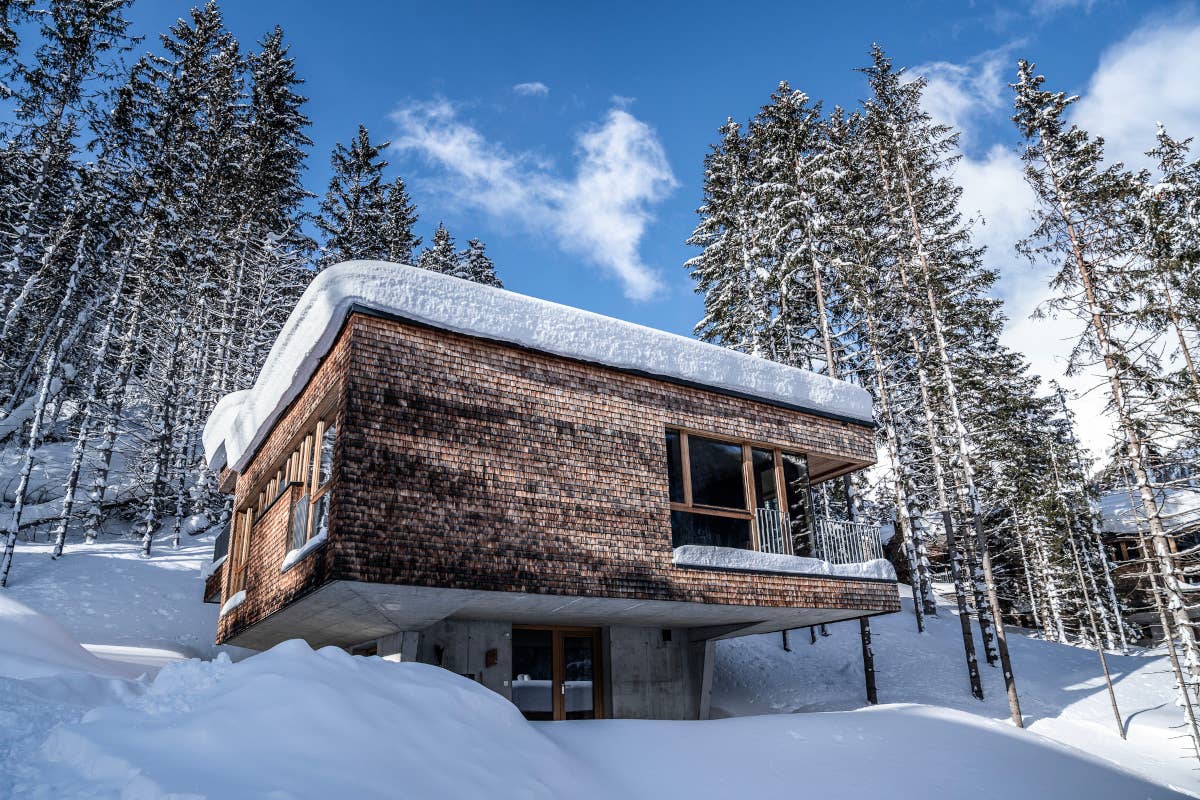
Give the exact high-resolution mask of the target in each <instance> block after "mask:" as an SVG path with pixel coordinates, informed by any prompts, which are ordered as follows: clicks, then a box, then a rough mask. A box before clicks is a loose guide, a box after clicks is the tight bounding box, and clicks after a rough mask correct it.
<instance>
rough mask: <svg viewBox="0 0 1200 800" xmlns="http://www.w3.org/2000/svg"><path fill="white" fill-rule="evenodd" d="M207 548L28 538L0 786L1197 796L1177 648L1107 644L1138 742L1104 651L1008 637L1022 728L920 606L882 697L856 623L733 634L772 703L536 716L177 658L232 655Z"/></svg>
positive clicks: (288, 671) (403, 675)
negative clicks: (1175, 691) (209, 595)
mask: <svg viewBox="0 0 1200 800" xmlns="http://www.w3.org/2000/svg"><path fill="white" fill-rule="evenodd" d="M209 547H211V541H209V540H208V537H207V536H205V537H197V538H194V539H189V540H187V541H186V543H185V547H184V548H183V549H182V550H181V551H172V550H171V549H170V547H169V545H168V544H167V543H166V542H160V543H159V544H158V546H157V548H156V551H155V552H156V555H155V556H154V557H153V558H151V559H150V560H148V561H146V560H140V559H137V558H136V557H135V555H134V553H135V551H136V544H135V543H133V542H130V541H127V540H123V541H113V542H109V543H106V544H98V545H96V546H93V547H91V548H88V547H85V546H83V545H79V546H75V547H72V548H69V550H68V552H67V555H66V557H65V558H64V559H62V560H60V561H58V562H51V561H50V560H49V558H48V557H47V555H46V550H45V548H44V547H42V546H27V545H22V546H20V547H19V549H18V553H17V558H18V561H17V562H16V564H15V565H14V568H13V581H12V585H11V586H10V589H9V590H8V591H6V592H3V593H0V758H2V759H3V763H4V764H5V765H6V768H5V769H4V770H2V771H0V797H22V798H35V799H37V798H62V797H96V798H108V797H136V798H157V797H183V796H186V797H212V798H231V797H239V798H240V797H272V798H309V797H316V798H325V797H344V796H362V797H395V796H403V797H416V798H424V797H470V798H474V797H484V796H488V797H498V798H509V797H520V798H525V797H555V798H559V797H562V798H611V797H631V798H641V797H645V798H664V797H688V798H723V797H735V796H736V797H756V798H757V797H762V798H773V797H780V798H783V797H787V798H796V797H804V796H809V797H868V796H871V797H874V796H886V797H889V798H908V797H911V798H918V797H919V798H922V800H926V798H928V797H930V796H940V797H965V796H970V797H972V798H987V797H998V798H999V797H1003V798H1006V800H1012V798H1026V797H1028V798H1035V797H1048V798H1049V797H1053V798H1066V797H1087V798H1122V800H1124V799H1125V798H1169V797H1178V796H1183V795H1181V794H1180V792H1183V793H1187V794H1192V795H1193V796H1200V794H1198V793H1200V780H1198V779H1197V776H1200V772H1197V771H1195V770H1194V768H1193V763H1194V762H1193V761H1189V760H1188V758H1187V755H1188V751H1187V748H1186V742H1185V741H1184V740H1183V739H1177V738H1172V737H1177V736H1180V735H1181V734H1182V731H1179V730H1176V729H1173V728H1172V727H1171V726H1173V725H1176V724H1177V723H1178V720H1179V717H1180V714H1179V712H1178V711H1177V709H1175V708H1174V706H1173V704H1172V702H1171V691H1170V678H1169V676H1168V675H1167V674H1166V673H1165V670H1164V666H1165V665H1164V662H1163V659H1162V658H1161V657H1153V656H1151V657H1146V656H1141V657H1114V658H1113V659H1112V666H1113V669H1114V672H1115V675H1116V678H1117V681H1118V683H1117V692H1118V696H1119V698H1120V699H1121V700H1122V703H1123V707H1122V713H1123V715H1124V717H1125V718H1126V721H1127V724H1128V727H1129V734H1130V740H1129V742H1128V743H1123V742H1121V741H1120V739H1119V738H1118V737H1117V735H1116V732H1115V731H1114V730H1113V729H1112V728H1113V723H1112V720H1111V716H1106V714H1110V712H1109V711H1108V707H1107V700H1106V698H1105V695H1104V689H1103V685H1102V684H1100V683H1098V682H1097V676H1098V675H1099V669H1098V665H1097V664H1096V659H1095V654H1094V653H1091V652H1089V651H1086V650H1077V649H1074V648H1069V647H1062V646H1059V645H1053V644H1048V643H1044V642H1040V641H1035V640H1030V639H1025V638H1024V637H1021V636H1017V635H1014V636H1012V637H1011V639H1012V648H1013V660H1014V664H1015V668H1016V670H1017V677H1018V680H1019V681H1020V687H1021V693H1022V699H1023V701H1024V704H1025V712H1026V715H1027V719H1028V720H1029V722H1030V730H1029V731H1024V732H1023V731H1019V730H1016V729H1015V728H1013V727H1012V726H1011V725H1010V724H1008V723H1007V722H1005V721H1004V720H1005V719H1006V718H1007V711H1006V707H1005V705H1004V700H1003V695H1002V692H1001V690H1000V681H999V677H998V676H997V675H996V670H994V669H992V668H990V667H986V666H984V667H983V668H982V669H983V670H984V677H985V681H986V688H987V690H988V695H989V697H988V700H987V701H986V702H984V703H980V702H978V701H976V700H974V699H973V698H971V696H970V694H969V693H968V691H967V689H966V678H965V675H964V674H963V673H964V669H963V667H962V656H961V644H959V643H958V642H957V641H956V638H955V637H957V636H958V624H957V620H956V619H955V618H954V617H953V615H952V613H951V609H949V608H945V609H943V610H942V614H941V616H940V617H939V618H938V619H934V620H931V621H930V628H929V632H928V633H927V634H926V635H924V636H922V637H920V638H919V639H918V637H917V635H916V634H915V631H914V630H913V624H912V617H911V614H910V613H904V614H898V615H894V616H892V617H889V618H882V619H876V620H875V621H874V625H873V629H874V633H875V637H876V639H875V651H876V661H877V669H878V681H879V688H880V696H881V699H882V700H883V701H884V703H885V704H884V705H881V706H878V707H874V708H863V705H864V702H863V698H862V667H861V657H860V656H859V653H858V646H859V645H858V637H857V625H856V624H840V625H834V626H830V631H831V632H832V635H831V636H829V637H827V638H819V639H818V642H817V643H816V644H809V641H808V637H807V634H806V632H801V631H797V632H794V633H793V635H792V648H793V649H792V652H786V651H784V650H783V649H782V647H781V646H780V637H779V635H778V634H774V635H768V636H759V637H748V638H746V639H741V640H732V641H727V642H721V643H720V645H719V647H718V671H717V675H716V684H715V688H714V697H713V702H714V708H715V709H717V711H718V712H719V713H722V714H727V715H758V716H739V718H737V719H721V720H715V721H710V722H640V721H626V720H608V721H596V722H566V723H528V722H526V721H525V720H524V719H523V718H522V717H521V716H520V714H519V713H518V712H517V711H516V709H515V708H514V707H513V706H512V705H510V704H509V703H508V702H507V701H505V700H504V699H503V698H501V697H499V696H498V695H495V694H492V693H491V692H489V691H487V690H486V689H483V688H482V687H480V686H479V685H477V684H475V683H472V682H470V681H468V680H466V679H464V678H461V677H459V676H456V675H453V674H451V673H449V672H447V671H444V670H441V669H438V668H435V667H429V666H425V665H420V664H395V663H391V662H385V661H383V660H381V659H377V658H362V657H352V656H350V655H348V654H346V653H344V652H342V651H340V650H337V649H334V648H326V649H323V650H320V651H316V652H314V651H313V650H311V649H310V648H309V647H308V646H307V645H304V644H303V643H301V642H288V643H285V644H283V645H280V646H278V647H276V648H274V649H273V650H271V651H268V652H266V653H263V654H259V655H255V656H253V657H250V658H246V659H244V660H241V661H238V662H236V663H234V662H233V661H231V660H230V659H229V657H228V655H227V654H223V653H222V654H219V655H218V656H217V657H216V658H215V659H211V660H201V659H198V658H192V659H190V660H189V659H185V658H183V656H188V655H195V654H199V655H201V656H204V657H205V658H207V657H208V656H209V655H210V654H211V653H212V652H213V650H212V648H211V646H210V645H208V644H207V643H208V642H209V641H210V639H211V634H212V631H213V628H214V625H215V620H216V611H217V609H216V606H212V605H208V606H205V605H203V604H201V603H200V594H201V584H200V579H199V570H198V567H199V565H200V564H201V563H202V561H203V560H204V559H205V556H206V554H207V550H208V548H209ZM116 575H119V576H120V577H119V579H117V580H113V577H114V576H116ZM89 610H90V612H91V613H88V612H89ZM39 612H41V613H39ZM80 640H82V641H84V642H86V643H87V645H88V647H87V648H86V649H85V648H83V647H81V646H80V645H79V644H77V642H78V641H80ZM956 648H957V649H956ZM98 656H99V657H98ZM114 657H119V658H120V659H123V660H112V659H113V658H114ZM129 662H137V663H129ZM164 664H165V665H164ZM159 667H161V669H158V668H159ZM789 711H804V712H823V713H779V712H789ZM1172 786H1174V787H1175V789H1176V790H1178V791H1175V790H1172V788H1170V787H1172Z"/></svg>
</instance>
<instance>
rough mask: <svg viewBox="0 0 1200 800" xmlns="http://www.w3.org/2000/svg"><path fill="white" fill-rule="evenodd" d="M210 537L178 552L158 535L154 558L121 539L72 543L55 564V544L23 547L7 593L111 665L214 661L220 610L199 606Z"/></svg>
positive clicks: (190, 539)
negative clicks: (196, 659)
mask: <svg viewBox="0 0 1200 800" xmlns="http://www.w3.org/2000/svg"><path fill="white" fill-rule="evenodd" d="M168 527H169V526H168ZM213 536H214V534H212V533H206V534H201V535H198V536H186V535H185V536H184V537H183V541H182V546H181V547H180V548H179V549H175V548H174V547H172V546H171V543H170V536H169V534H167V533H164V534H161V535H160V536H159V537H158V540H157V541H156V542H155V543H154V548H153V557H152V558H149V559H145V558H139V557H138V554H139V552H140V548H139V547H138V545H137V542H136V541H135V540H132V539H130V538H127V537H124V536H122V537H119V538H118V537H115V536H106V537H104V538H102V539H100V540H98V541H97V542H96V543H95V544H91V545H87V544H82V543H70V544H67V546H66V548H65V549H64V551H63V557H62V558H60V559H58V560H56V561H55V560H51V559H50V553H51V551H52V547H51V545H49V544H33V543H27V542H22V543H20V544H18V545H17V554H16V559H17V561H18V565H17V567H16V568H14V569H13V572H12V575H11V577H10V579H9V586H8V589H7V590H6V595H7V596H9V597H11V598H13V599H15V600H19V601H20V602H22V603H24V604H25V605H27V606H29V607H30V608H32V609H35V610H37V611H40V612H41V613H43V614H46V615H47V616H49V617H51V618H53V619H54V620H56V621H57V622H58V623H59V624H60V625H62V627H63V628H65V629H66V631H67V632H68V633H69V634H70V635H71V636H72V637H73V638H74V639H75V640H76V641H79V642H83V644H84V647H85V648H87V649H88V650H90V651H91V652H93V653H96V654H99V655H101V656H104V657H106V658H109V659H111V660H118V661H132V662H134V663H137V664H139V665H141V666H143V667H149V668H151V669H153V668H155V667H157V666H161V665H162V664H163V663H166V662H168V661H173V660H178V659H180V658H191V657H195V656H200V657H204V658H211V657H212V656H214V655H216V652H217V648H215V647H214V645H213V638H214V636H215V634H216V630H217V611H218V608H217V606H215V605H211V604H205V603H203V602H201V600H202V596H203V594H204V582H203V579H202V578H201V567H202V566H203V565H204V564H206V563H207V562H209V561H210V560H211V559H212V551H213Z"/></svg>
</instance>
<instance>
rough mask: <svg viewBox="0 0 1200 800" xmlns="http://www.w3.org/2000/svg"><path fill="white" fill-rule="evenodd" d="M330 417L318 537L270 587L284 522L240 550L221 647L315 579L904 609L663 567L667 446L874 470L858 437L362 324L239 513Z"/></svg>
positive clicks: (255, 468)
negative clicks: (701, 444)
mask: <svg viewBox="0 0 1200 800" xmlns="http://www.w3.org/2000/svg"><path fill="white" fill-rule="evenodd" d="M331 402H332V404H333V405H332V408H334V409H335V410H336V414H337V419H338V422H339V437H338V443H337V447H336V450H335V456H334V458H335V464H334V478H333V480H334V483H333V498H332V503H331V520H330V541H329V545H328V546H327V547H326V548H325V550H323V551H320V552H318V553H316V554H314V555H313V556H311V557H309V558H307V559H305V561H304V562H301V564H298V565H297V566H296V567H295V568H294V569H292V570H289V571H288V572H287V573H286V574H284V575H283V576H280V575H279V565H280V563H281V562H282V560H283V557H284V554H285V552H284V551H285V547H286V544H285V541H286V528H287V522H286V518H287V509H286V508H285V507H284V504H283V503H282V502H281V503H277V504H276V506H275V507H273V508H272V509H271V510H270V511H268V512H267V513H266V514H264V516H263V520H262V522H260V524H259V525H258V526H256V529H255V534H254V537H255V538H254V556H253V561H254V564H255V566H254V567H253V568H252V570H251V574H250V576H249V579H248V592H247V599H246V601H245V602H244V603H243V604H242V606H240V607H239V608H238V609H236V610H235V611H233V612H231V613H230V614H228V615H226V618H224V619H222V622H221V638H227V637H228V636H229V635H231V634H232V633H234V632H236V631H237V630H240V629H241V628H243V627H245V626H246V625H249V624H252V622H253V621H255V620H257V619H260V618H261V617H262V616H264V615H266V614H268V613H270V612H271V611H273V610H276V609H278V608H280V607H282V606H283V605H284V604H285V603H287V602H289V601H290V600H292V599H294V598H296V597H298V596H300V595H301V594H303V593H305V592H307V591H311V590H312V589H313V588H315V587H316V586H318V585H320V583H322V582H324V581H327V580H335V579H338V580H356V581H372V582H386V583H398V584H406V585H415V586H430V587H445V588H463V589H479V590H491V591H505V592H529V593H537V594H555V595H565V596H588V597H619V598H631V599H655V600H676V601H691V602H703V603H728V604H736V605H762V606H777V607H780V606H782V607H811V608H855V609H871V610H876V611H892V610H895V609H896V608H897V607H898V600H897V595H896V590H895V586H894V585H893V584H890V583H881V582H871V581H860V580H845V579H829V578H808V577H798V576H789V575H769V574H753V573H736V572H719V571H713V570H702V569H689V568H683V567H677V566H675V565H674V564H673V562H672V548H671V526H670V518H669V507H668V486H667V472H666V466H665V465H666V448H665V440H664V432H665V430H666V428H667V427H669V426H681V427H685V428H691V429H695V430H700V431H707V432H712V433H715V434H722V435H727V436H735V437H739V438H746V439H752V440H756V441H765V442H770V443H774V444H778V445H780V446H783V447H785V448H793V449H796V450H800V451H804V452H816V453H823V454H827V455H835V456H838V457H841V458H844V459H847V460H855V461H861V462H870V461H872V460H873V458H874V445H873V440H872V435H871V431H870V430H869V429H868V428H866V427H865V426H862V425H857V424H853V423H848V422H841V421H834V420H829V419H824V418H820V417H816V416H813V415H809V414H805V413H802V412H799V411H794V410H791V409H786V408H779V407H776V406H773V405H769V404H766V403H760V402H755V401H751V400H746V399H743V398H739V397H732V396H727V395H723V394H718V393H716V392H714V391H710V390H705V389H699V388H692V387H688V386H681V385H677V384H673V383H669V382H666V381H664V380H661V379H657V378H651V377H645V376H640V375H635V374H629V373H624V372H619V371H616V370H614V369H611V368H608V367H602V366H597V365H595V364H588V363H583V362H578V361H572V360H568V359H565V358H562V357H559V356H552V355H548V354H545V353H540V352H536V351H531V350H524V349H520V348H516V347H513V346H511V345H506V344H500V343H496V342H492V341H488V340H483V339H478V338H474V337H469V336H465V335H461V334H455V333H449V332H447V331H443V330H436V329H432V328H427V327H423V326H419V325H414V324H411V323H408V322H402V321H398V320H394V319H388V318H383V317H379V316H373V315H367V314H363V313H354V314H352V315H351V316H350V317H349V319H348V321H347V324H346V326H345V328H344V329H343V331H342V334H341V336H340V338H339V339H338V341H337V344H336V345H335V346H334V348H333V349H332V350H331V352H330V355H329V357H327V358H326V360H325V361H324V362H323V363H322V365H321V367H320V368H319V369H318V370H317V372H316V373H315V374H314V376H313V379H312V380H311V381H310V383H309V385H308V386H307V387H306V388H305V390H304V391H303V392H302V393H301V394H300V396H299V397H298V398H297V400H296V401H295V402H294V403H293V404H292V406H291V407H289V408H288V410H287V411H286V413H285V414H284V415H283V416H282V417H281V418H280V421H279V423H278V424H277V425H276V427H275V429H274V430H273V431H272V433H271V434H270V436H269V437H268V438H267V440H266V442H265V444H264V446H263V447H262V448H261V449H260V451H259V452H258V453H257V454H256V455H255V457H254V459H253V460H252V461H251V463H250V466H249V467H248V469H247V470H246V472H245V473H244V474H242V475H240V476H239V478H238V481H237V486H238V502H239V503H241V502H242V501H243V497H244V496H248V495H247V494H245V493H248V492H249V490H250V489H251V488H254V487H256V486H257V485H258V484H259V482H261V480H262V479H263V478H264V477H265V476H267V475H269V474H271V473H273V471H274V470H275V469H276V468H277V466H278V462H279V460H280V459H281V458H283V457H284V456H285V455H286V454H287V453H288V452H290V448H291V447H292V446H293V444H294V439H295V437H296V436H297V435H298V434H299V432H301V431H302V430H304V428H305V426H306V425H307V424H309V421H310V420H311V419H312V418H313V415H314V414H315V413H317V411H318V409H322V408H325V407H329V406H328V404H329V403H331Z"/></svg>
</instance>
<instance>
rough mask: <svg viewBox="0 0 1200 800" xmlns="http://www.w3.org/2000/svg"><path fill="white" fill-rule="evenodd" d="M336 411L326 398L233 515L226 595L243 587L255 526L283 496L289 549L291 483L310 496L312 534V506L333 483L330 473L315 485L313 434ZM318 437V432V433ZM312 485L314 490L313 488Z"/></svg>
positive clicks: (316, 443)
mask: <svg viewBox="0 0 1200 800" xmlns="http://www.w3.org/2000/svg"><path fill="white" fill-rule="evenodd" d="M335 414H336V410H335V408H334V406H333V403H332V401H331V400H330V401H326V402H325V403H323V404H322V406H321V408H320V409H319V410H318V412H316V413H314V415H313V417H314V418H315V421H312V422H309V423H307V424H306V425H304V426H303V427H302V428H301V432H300V433H298V434H297V435H296V436H295V437H293V438H294V444H293V445H292V448H291V451H290V452H289V453H288V455H287V456H286V457H284V458H283V459H281V460H280V462H279V465H278V466H277V467H276V469H275V470H274V471H273V472H268V473H267V476H266V477H265V478H264V479H263V480H262V482H260V483H259V484H258V485H257V486H256V487H255V488H254V489H252V490H251V491H249V492H248V493H247V494H248V495H249V497H250V498H251V499H250V500H249V501H248V502H247V503H246V504H245V505H243V506H242V507H241V508H240V509H238V510H237V512H236V513H235V514H234V517H233V520H232V522H231V529H230V537H229V551H228V556H227V569H228V570H229V572H228V578H227V580H226V585H227V587H228V589H227V592H226V596H232V595H234V594H237V593H238V592H239V591H241V590H243V589H245V588H246V577H247V570H248V568H249V561H250V542H251V540H252V538H253V531H254V526H255V525H257V524H258V521H259V520H260V519H262V517H263V515H264V514H266V513H267V512H268V511H270V510H271V509H272V508H273V507H274V506H275V504H276V503H278V502H280V501H281V500H283V499H284V498H288V524H287V525H286V526H285V535H286V536H287V540H286V544H287V547H286V551H287V552H291V550H292V549H294V548H292V547H291V539H292V524H291V517H292V508H293V506H294V505H295V504H294V503H292V502H291V500H290V493H289V491H288V490H289V489H291V488H292V487H293V486H303V487H304V491H305V493H306V494H307V495H308V497H309V503H310V509H309V510H310V513H309V515H308V528H307V530H306V531H305V541H306V542H307V541H308V540H309V539H312V537H313V518H314V516H315V515H314V514H312V513H311V510H312V509H311V506H312V505H315V504H316V502H317V501H318V500H320V499H321V498H322V497H323V496H324V495H326V494H328V493H329V491H330V487H331V486H332V484H333V476H332V474H331V475H330V480H328V481H326V482H325V484H324V485H323V486H316V483H317V481H318V480H319V477H320V465H319V464H318V463H317V461H318V460H319V456H320V451H319V449H318V448H319V442H320V439H319V438H315V436H314V434H315V433H316V432H317V431H320V433H324V429H325V426H327V425H331V424H333V421H334V419H335ZM316 435H317V436H319V435H320V434H319V433H317V434H316ZM314 487H316V488H315V490H314Z"/></svg>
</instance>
